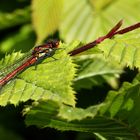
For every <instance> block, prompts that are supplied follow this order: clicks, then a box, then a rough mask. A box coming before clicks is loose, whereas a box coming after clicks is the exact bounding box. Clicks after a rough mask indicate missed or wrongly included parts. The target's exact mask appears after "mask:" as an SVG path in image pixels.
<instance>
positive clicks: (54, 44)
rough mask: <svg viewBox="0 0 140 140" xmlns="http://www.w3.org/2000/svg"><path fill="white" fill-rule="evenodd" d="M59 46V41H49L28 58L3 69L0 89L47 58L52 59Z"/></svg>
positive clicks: (27, 56) (29, 54)
mask: <svg viewBox="0 0 140 140" xmlns="http://www.w3.org/2000/svg"><path fill="white" fill-rule="evenodd" d="M58 46H59V42H58V41H48V42H47V43H46V44H43V45H40V46H37V47H35V48H34V49H33V50H31V51H30V52H28V54H27V55H26V56H23V57H22V58H20V59H19V60H17V61H16V62H15V63H14V64H12V65H10V66H7V67H5V68H3V69H1V70H0V73H1V74H0V77H1V79H0V88H1V87H2V86H3V85H5V84H6V83H7V82H9V81H10V80H11V79H13V78H14V77H15V76H17V75H18V74H19V73H21V72H22V71H24V70H26V69H27V68H28V67H30V66H32V65H35V64H37V63H39V62H40V61H41V60H44V59H45V58H48V57H52V56H53V55H54V54H55V51H56V50H57V48H58ZM7 72H8V73H7Z"/></svg>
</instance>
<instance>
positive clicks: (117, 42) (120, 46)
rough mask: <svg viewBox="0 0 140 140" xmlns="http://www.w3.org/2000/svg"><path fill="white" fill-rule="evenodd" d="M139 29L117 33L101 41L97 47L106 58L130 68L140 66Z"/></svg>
mask: <svg viewBox="0 0 140 140" xmlns="http://www.w3.org/2000/svg"><path fill="white" fill-rule="evenodd" d="M139 38H140V29H137V30H135V31H133V32H129V33H127V34H125V35H117V36H115V38H114V39H107V40H105V41H103V42H102V43H101V44H100V45H99V46H98V47H99V49H101V50H102V51H103V53H104V55H105V57H106V58H108V59H109V60H111V61H112V60H113V61H116V62H117V63H119V64H121V65H123V66H124V65H125V66H129V67H131V68H133V67H137V68H140V58H139V56H140V45H139V44H140V39H139Z"/></svg>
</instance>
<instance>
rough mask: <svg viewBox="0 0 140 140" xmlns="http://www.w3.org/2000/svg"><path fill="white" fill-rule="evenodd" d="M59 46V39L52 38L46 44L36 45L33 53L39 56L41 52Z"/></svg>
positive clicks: (49, 50)
mask: <svg viewBox="0 0 140 140" xmlns="http://www.w3.org/2000/svg"><path fill="white" fill-rule="evenodd" d="M58 46H59V41H57V40H51V41H48V42H46V43H45V44H42V45H39V46H37V47H35V48H34V50H33V51H32V54H33V55H34V56H39V55H40V54H41V53H42V54H43V53H48V52H51V51H53V50H56V49H57V48H58Z"/></svg>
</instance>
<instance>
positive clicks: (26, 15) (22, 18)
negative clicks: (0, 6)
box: [0, 7, 30, 30]
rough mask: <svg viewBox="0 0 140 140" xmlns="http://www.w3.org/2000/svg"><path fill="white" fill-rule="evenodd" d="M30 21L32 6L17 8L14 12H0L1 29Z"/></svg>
mask: <svg viewBox="0 0 140 140" xmlns="http://www.w3.org/2000/svg"><path fill="white" fill-rule="evenodd" d="M29 21H30V8H29V7H26V8H24V9H16V10H15V11H13V12H12V13H6V12H0V30H2V29H5V28H8V27H12V26H16V25H19V24H23V23H27V22H29Z"/></svg>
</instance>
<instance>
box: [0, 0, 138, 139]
mask: <svg viewBox="0 0 140 140" xmlns="http://www.w3.org/2000/svg"><path fill="white" fill-rule="evenodd" d="M19 1H20V0H19ZM9 2H10V4H11V7H15V8H10V7H8V5H7V6H5V7H4V6H3V7H4V8H2V5H4V3H1V2H0V7H1V10H0V31H1V32H2V33H1V34H2V38H1V39H0V57H1V58H2V59H1V60H0V78H2V77H3V76H5V75H6V74H8V73H9V72H10V71H12V70H14V69H15V68H17V66H20V64H21V63H20V64H15V65H14V66H13V67H11V64H13V63H17V62H19V61H20V60H23V62H24V61H25V60H26V59H25V58H28V57H29V56H30V55H29V54H30V53H31V51H30V50H31V48H33V46H34V44H40V43H42V42H43V41H44V40H47V39H49V38H51V37H52V38H58V39H59V40H63V41H64V42H66V43H60V46H59V47H60V48H61V49H58V50H57V51H56V53H55V55H54V56H53V57H54V58H56V59H57V60H54V59H53V58H51V57H50V58H47V59H45V60H43V61H42V62H40V63H39V64H37V67H35V66H30V67H29V68H27V69H26V70H25V71H23V72H21V73H19V74H18V75H17V76H16V77H14V78H13V79H12V80H10V81H9V82H8V83H7V84H6V85H4V86H3V87H2V88H1V89H0V105H1V106H2V107H3V108H6V107H7V105H9V104H13V105H14V106H16V107H17V106H18V105H20V103H23V105H25V106H24V107H23V106H22V110H23V112H22V114H23V115H25V123H26V125H27V126H31V125H35V126H37V127H38V128H45V127H50V128H55V129H57V130H61V131H68V130H72V131H78V132H88V134H89V133H90V134H92V135H93V136H94V137H96V138H98V139H101V140H137V139H140V134H139V132H140V119H139V118H140V111H139V100H140V96H139V95H140V93H139V92H140V89H139V87H140V74H139V69H140V59H139V56H140V50H139V48H140V41H139V40H140V39H139V38H140V29H137V30H135V31H133V32H129V33H127V34H123V35H116V36H115V37H113V38H111V39H106V40H104V41H103V42H102V43H100V44H99V45H98V46H96V47H95V48H93V49H90V50H88V51H85V52H84V53H81V54H80V55H78V56H74V57H71V56H69V55H68V53H69V52H70V51H72V50H74V49H75V48H77V47H80V46H82V45H84V44H86V43H83V42H89V41H93V40H94V39H96V38H98V37H99V36H101V35H105V34H106V33H107V32H108V31H109V30H110V29H111V28H112V27H113V26H114V25H115V24H116V23H117V22H118V21H119V20H120V19H124V22H125V26H126V25H131V24H134V23H136V22H137V21H139V20H140V18H139V15H138V13H139V8H140V0H133V1H128V0H116V1H113V0H71V1H69V2H68V1H67V0H60V1H57V0H41V1H39V2H38V1H36V0H32V2H31V3H30V4H29V3H27V2H26V0H24V2H23V1H22V2H21V1H20V2H18V1H16V2H14V4H13V3H12V2H11V1H9ZM15 3H16V4H17V5H18V4H19V5H21V3H22V4H23V3H24V4H23V5H24V6H21V7H20V8H18V7H16V6H15V5H16V4H15ZM126 3H127V4H126ZM5 4H6V3H5ZM10 4H9V5H10ZM14 28H16V29H14ZM35 34H36V37H35ZM77 40H80V41H77ZM69 42H71V43H69ZM28 51H29V53H28ZM9 52H10V54H7V53H9ZM4 55H5V57H4ZM125 67H129V69H131V72H130V75H128V77H130V76H132V79H133V80H132V79H130V80H129V81H128V80H127V78H126V79H125V78H124V77H123V75H125V74H127V71H125V69H124V68H125ZM7 68H8V69H7ZM135 68H137V73H135V74H134V72H135V71H133V70H134V69H135ZM3 72H5V74H3ZM133 75H134V76H133ZM135 75H137V76H135ZM131 81H132V82H131ZM85 89H86V90H85ZM97 89H99V90H97ZM84 91H85V92H84ZM81 93H82V94H84V97H83V98H82V100H83V101H81V102H82V105H83V104H84V103H85V102H86V103H89V104H88V105H87V106H86V107H83V106H84V105H83V106H82V105H81V104H79V102H80V98H77V99H76V97H79V95H80V94H81ZM91 93H92V94H93V95H95V93H98V95H99V96H101V99H98V100H96V99H97V98H95V99H93V100H92V98H91V100H92V101H91V100H90V99H89V100H87V98H85V96H86V97H87V96H89V98H90V94H91ZM104 94H106V95H104ZM99 96H98V97H99ZM105 96H106V98H105V99H104V97H105ZM27 101H30V102H29V103H28V102H27ZM31 103H32V104H31ZM3 108H2V109H3ZM2 109H0V111H1V110H2ZM5 115H7V114H5ZM1 122H4V123H6V122H5V121H3V119H2V118H1V117H0V125H1ZM0 133H1V134H0V139H1V138H2V136H6V135H5V133H7V134H9V135H10V136H11V137H15V138H14V139H21V138H20V136H18V135H16V133H14V132H13V131H11V132H10V130H8V129H7V128H4V127H0ZM2 134H4V135H2ZM5 138H6V139H8V137H5ZM83 139H84V138H83Z"/></svg>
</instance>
